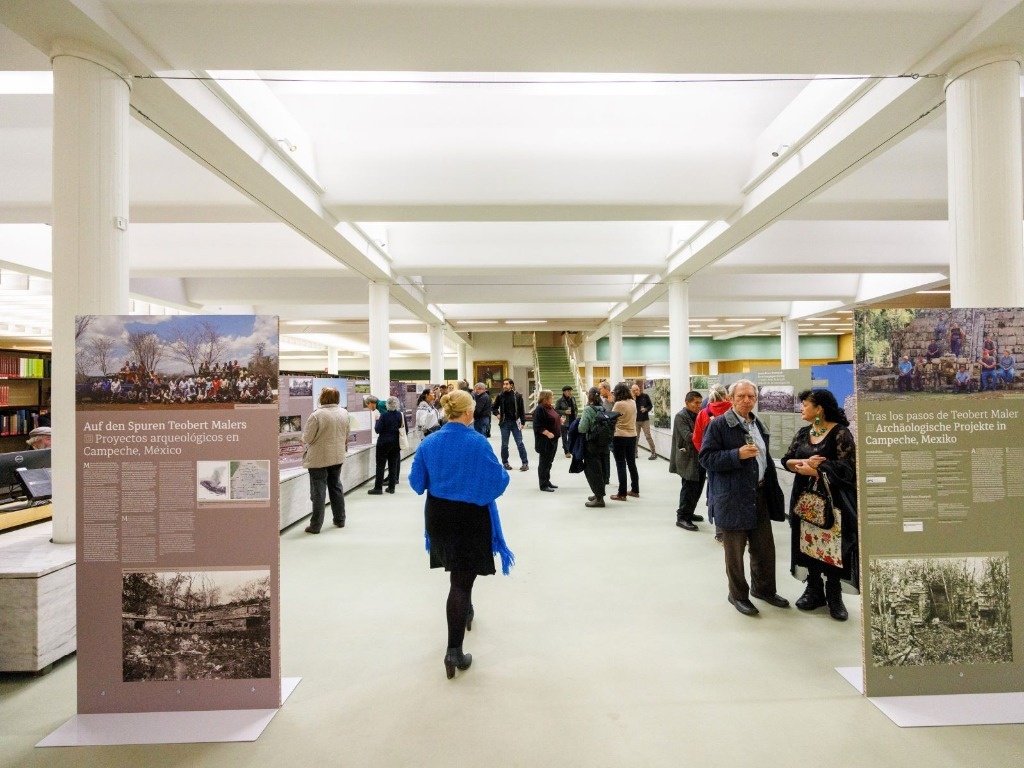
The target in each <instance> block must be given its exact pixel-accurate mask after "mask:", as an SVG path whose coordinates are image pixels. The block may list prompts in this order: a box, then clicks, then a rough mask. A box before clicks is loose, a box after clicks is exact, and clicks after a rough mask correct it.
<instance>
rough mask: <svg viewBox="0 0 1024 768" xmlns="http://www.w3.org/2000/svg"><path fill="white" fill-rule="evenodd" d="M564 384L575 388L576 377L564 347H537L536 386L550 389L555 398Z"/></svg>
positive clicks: (560, 394) (560, 392)
mask: <svg viewBox="0 0 1024 768" xmlns="http://www.w3.org/2000/svg"><path fill="white" fill-rule="evenodd" d="M565 386H570V387H572V388H573V390H575V389H576V377H575V376H573V371H572V366H571V365H570V364H569V355H568V354H567V353H566V351H565V347H537V387H538V388H539V389H550V390H551V391H552V392H554V394H555V399H556V400H557V399H558V398H559V397H561V396H562V387H565ZM576 394H577V395H579V393H578V392H577V393H576Z"/></svg>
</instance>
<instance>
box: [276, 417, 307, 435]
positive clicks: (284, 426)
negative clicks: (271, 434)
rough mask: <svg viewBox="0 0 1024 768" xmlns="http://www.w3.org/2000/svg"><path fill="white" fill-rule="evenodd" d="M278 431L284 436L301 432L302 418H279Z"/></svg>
mask: <svg viewBox="0 0 1024 768" xmlns="http://www.w3.org/2000/svg"><path fill="white" fill-rule="evenodd" d="M278 431H279V432H280V433H281V434H282V435H284V434H287V433H289V432H301V431H302V417H301V416H299V415H298V414H296V415H294V416H281V417H280V428H279V429H278Z"/></svg>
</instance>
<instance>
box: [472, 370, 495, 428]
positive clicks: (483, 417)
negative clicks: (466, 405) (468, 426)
mask: <svg viewBox="0 0 1024 768" xmlns="http://www.w3.org/2000/svg"><path fill="white" fill-rule="evenodd" d="M473 399H474V400H475V401H476V407H475V408H474V409H473V429H475V430H476V431H477V432H479V433H480V434H481V435H483V436H484V437H490V436H491V395H490V393H488V391H487V385H486V384H484V383H483V382H482V381H478V382H477V383H476V386H475V387H473Z"/></svg>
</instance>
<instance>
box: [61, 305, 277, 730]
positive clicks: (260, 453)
mask: <svg viewBox="0 0 1024 768" xmlns="http://www.w3.org/2000/svg"><path fill="white" fill-rule="evenodd" d="M77 323H78V330H79V334H78V338H77V341H76V373H77V385H76V411H77V412H76V421H77V444H76V453H77V461H76V465H77V482H78V505H77V577H76V578H77V590H78V595H77V601H78V606H77V608H78V611H77V617H78V618H77V620H78V711H79V713H81V714H90V713H108V712H153V711H181V710H211V709H252V708H258V709H266V708H274V707H278V706H280V703H281V670H280V653H279V643H280V589H279V584H280V548H279V536H278V527H279V511H278V487H279V486H278V476H277V461H278V432H279V428H280V419H279V413H278V403H277V398H278V393H277V371H278V323H277V318H276V317H253V316H230V315H225V316H204V317H198V316H153V317H141V316H99V315H87V316H83V317H79V318H77Z"/></svg>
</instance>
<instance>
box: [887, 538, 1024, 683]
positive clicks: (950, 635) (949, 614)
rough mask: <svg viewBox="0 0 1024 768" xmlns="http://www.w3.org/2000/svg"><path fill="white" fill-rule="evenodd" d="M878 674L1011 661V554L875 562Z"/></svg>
mask: <svg viewBox="0 0 1024 768" xmlns="http://www.w3.org/2000/svg"><path fill="white" fill-rule="evenodd" d="M869 578H870V579H871V593H870V594H871V606H870V614H871V657H872V663H873V664H874V666H875V667H912V666H927V665H943V664H945V665H949V664H1009V663H1012V662H1013V632H1012V626H1011V622H1010V565H1009V556H1008V554H1007V553H1005V552H1004V553H999V554H991V555H983V556H975V557H972V556H952V557H950V556H941V557H919V558H899V557H876V558H872V559H871V567H870V573H869Z"/></svg>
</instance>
